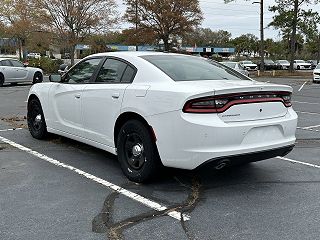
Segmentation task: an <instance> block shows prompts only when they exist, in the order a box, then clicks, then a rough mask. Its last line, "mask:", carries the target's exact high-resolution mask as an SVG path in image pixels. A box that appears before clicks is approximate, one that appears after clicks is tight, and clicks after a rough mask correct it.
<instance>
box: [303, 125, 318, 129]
mask: <svg viewBox="0 0 320 240" xmlns="http://www.w3.org/2000/svg"><path fill="white" fill-rule="evenodd" d="M318 127H320V125H314V126H310V127H304V128H303V129H312V128H318Z"/></svg>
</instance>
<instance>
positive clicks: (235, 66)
mask: <svg viewBox="0 0 320 240" xmlns="http://www.w3.org/2000/svg"><path fill="white" fill-rule="evenodd" d="M220 63H221V64H223V65H225V66H227V67H229V68H232V69H234V70H236V71H238V72H240V73H242V74H243V75H245V76H248V77H249V72H248V71H247V70H246V68H245V67H243V66H242V65H241V64H239V63H238V62H220Z"/></svg>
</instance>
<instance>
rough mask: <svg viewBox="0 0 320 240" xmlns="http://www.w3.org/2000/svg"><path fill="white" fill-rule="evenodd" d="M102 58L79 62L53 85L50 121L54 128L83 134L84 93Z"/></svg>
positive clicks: (77, 134)
mask: <svg viewBox="0 0 320 240" xmlns="http://www.w3.org/2000/svg"><path fill="white" fill-rule="evenodd" d="M101 60H102V58H91V59H87V60H84V61H82V62H80V63H78V64H77V65H75V66H74V67H73V68H71V69H70V71H68V72H67V73H66V74H65V75H64V76H63V78H62V82H61V83H56V84H53V85H52V87H51V88H50V91H49V99H51V100H52V101H51V102H50V103H49V104H50V106H49V107H50V108H51V109H52V110H53V114H52V116H51V117H49V121H51V122H50V126H52V127H53V128H54V129H56V130H59V131H62V132H65V133H69V134H71V135H75V136H82V133H83V124H82V116H81V105H82V93H83V89H84V88H85V87H86V85H87V84H88V83H89V82H90V81H91V80H92V79H93V76H94V74H95V71H97V69H98V66H99V63H100V62H101Z"/></svg>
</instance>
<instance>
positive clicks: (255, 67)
mask: <svg viewBox="0 0 320 240" xmlns="http://www.w3.org/2000/svg"><path fill="white" fill-rule="evenodd" d="M239 63H240V64H241V65H242V66H243V67H244V68H245V69H246V70H248V71H256V70H258V65H257V64H255V63H253V62H252V61H241V62H239Z"/></svg>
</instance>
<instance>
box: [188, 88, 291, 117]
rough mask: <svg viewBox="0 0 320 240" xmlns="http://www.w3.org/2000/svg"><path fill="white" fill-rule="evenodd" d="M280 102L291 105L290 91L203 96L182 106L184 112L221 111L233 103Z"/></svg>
mask: <svg viewBox="0 0 320 240" xmlns="http://www.w3.org/2000/svg"><path fill="white" fill-rule="evenodd" d="M261 102H282V103H283V104H284V105H285V106H286V107H291V93H290V92H251V93H236V94H228V95H219V96H214V97H203V98H196V99H192V100H189V101H188V102H186V104H185V105H184V107H183V112H185V113H222V112H224V111H226V110H227V109H228V108H230V107H231V106H233V105H238V104H248V103H261Z"/></svg>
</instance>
